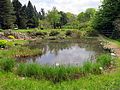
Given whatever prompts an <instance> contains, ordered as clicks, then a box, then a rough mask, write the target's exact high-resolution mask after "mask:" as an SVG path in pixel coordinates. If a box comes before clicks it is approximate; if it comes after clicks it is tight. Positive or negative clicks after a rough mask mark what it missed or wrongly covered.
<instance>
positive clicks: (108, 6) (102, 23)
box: [93, 0, 120, 38]
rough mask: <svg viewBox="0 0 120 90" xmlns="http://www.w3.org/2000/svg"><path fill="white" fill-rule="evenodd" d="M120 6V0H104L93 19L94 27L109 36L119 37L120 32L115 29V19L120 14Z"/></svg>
mask: <svg viewBox="0 0 120 90" xmlns="http://www.w3.org/2000/svg"><path fill="white" fill-rule="evenodd" d="M119 7H120V1H119V0H116V1H113V0H103V2H102V5H101V7H100V8H99V11H98V12H97V13H96V16H95V18H94V20H93V27H94V29H96V30H98V31H99V32H100V33H102V34H103V35H106V36H108V37H111V36H112V37H113V38H115V37H116V36H117V37H118V34H119V33H117V30H115V25H114V21H115V20H116V19H117V18H118V17H119V15H120V12H118V11H120V8H119Z"/></svg>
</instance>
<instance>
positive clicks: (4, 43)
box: [0, 40, 8, 48]
mask: <svg viewBox="0 0 120 90" xmlns="http://www.w3.org/2000/svg"><path fill="white" fill-rule="evenodd" d="M7 42H8V41H7V40H0V48H5V47H6V44H7Z"/></svg>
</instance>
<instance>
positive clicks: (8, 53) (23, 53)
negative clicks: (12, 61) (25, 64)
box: [0, 46, 42, 58]
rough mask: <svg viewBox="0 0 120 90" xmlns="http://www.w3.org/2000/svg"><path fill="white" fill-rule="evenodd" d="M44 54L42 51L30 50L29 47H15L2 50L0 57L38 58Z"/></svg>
mask: <svg viewBox="0 0 120 90" xmlns="http://www.w3.org/2000/svg"><path fill="white" fill-rule="evenodd" d="M41 53H42V52H41V50H40V49H30V48H29V47H25V46H22V47H21V46H14V47H11V48H9V49H4V50H0V57H1V58H4V57H8V58H15V57H28V56H36V55H40V54H41Z"/></svg>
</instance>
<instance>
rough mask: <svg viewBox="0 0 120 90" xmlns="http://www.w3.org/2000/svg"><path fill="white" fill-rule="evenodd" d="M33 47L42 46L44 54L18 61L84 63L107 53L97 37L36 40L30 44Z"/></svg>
mask: <svg viewBox="0 0 120 90" xmlns="http://www.w3.org/2000/svg"><path fill="white" fill-rule="evenodd" d="M28 46H30V47H31V48H40V49H41V50H42V55H40V56H36V57H28V58H19V59H18V62H27V63H33V62H34V63H39V64H42V65H44V64H47V65H82V64H83V63H84V62H86V61H88V60H91V61H95V58H96V56H98V55H100V54H102V53H106V52H105V51H104V49H103V48H102V46H101V45H100V42H99V41H98V40H97V38H87V39H71V40H61V41H52V40H44V41H39V40H38V41H34V42H30V43H29V44H28Z"/></svg>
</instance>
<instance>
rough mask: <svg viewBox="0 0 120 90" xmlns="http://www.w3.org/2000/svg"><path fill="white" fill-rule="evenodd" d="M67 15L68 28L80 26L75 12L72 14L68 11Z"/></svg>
mask: <svg viewBox="0 0 120 90" xmlns="http://www.w3.org/2000/svg"><path fill="white" fill-rule="evenodd" d="M66 15H67V18H68V19H67V25H66V26H67V28H73V29H74V28H75V29H76V28H78V24H79V23H78V20H77V16H76V15H74V14H72V13H70V12H67V13H66Z"/></svg>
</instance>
